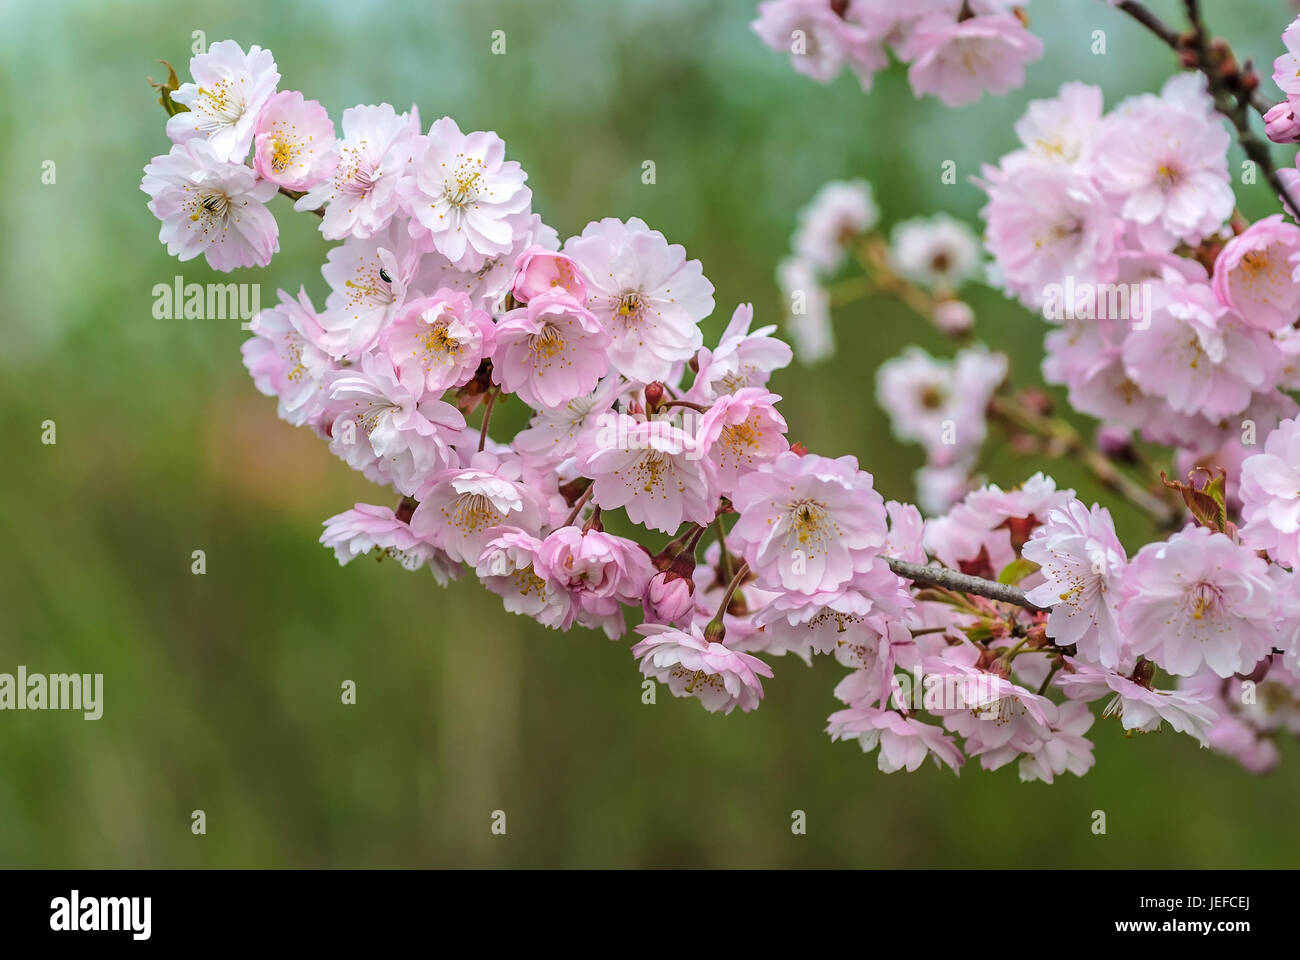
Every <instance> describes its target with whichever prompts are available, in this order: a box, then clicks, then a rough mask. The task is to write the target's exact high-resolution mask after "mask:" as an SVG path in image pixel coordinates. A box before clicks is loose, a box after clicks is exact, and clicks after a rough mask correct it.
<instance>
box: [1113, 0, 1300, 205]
mask: <svg viewBox="0 0 1300 960" xmlns="http://www.w3.org/2000/svg"><path fill="white" fill-rule="evenodd" d="M1117 7H1118V9H1120V10H1122V11H1124V12H1125V13H1127V14H1128V15H1129V16H1131V17H1132V18H1133V19H1134V20H1136V21H1137V22H1138V23H1140V24H1142V25H1143V26H1144V27H1146V28H1147V29H1148V30H1150V31H1151V32H1152V33H1153V34H1155V35H1156V36H1157V37H1159V38H1160V39H1161V40H1162V41H1164V43H1165V44H1166V45H1167V46H1169V47H1170V49H1172V50H1173V51H1174V52H1175V53H1177V54H1179V55H1180V56H1181V57H1182V59H1183V62H1184V63H1185V64H1186V65H1187V66H1189V67H1191V68H1193V69H1195V70H1198V71H1199V72H1200V73H1201V74H1203V75H1204V76H1205V79H1206V84H1207V87H1208V89H1209V93H1210V96H1211V98H1212V99H1213V100H1214V109H1215V110H1217V111H1218V112H1219V113H1220V114H1222V115H1223V116H1224V117H1225V118H1227V120H1228V122H1229V123H1231V124H1232V126H1233V129H1234V130H1235V131H1236V134H1237V142H1238V143H1240V144H1241V149H1242V151H1243V152H1244V153H1245V154H1246V156H1247V157H1248V158H1249V159H1250V160H1251V161H1252V162H1253V163H1254V164H1255V165H1257V166H1258V167H1259V168H1260V169H1261V170H1263V171H1264V177H1265V179H1266V180H1268V185H1269V186H1270V187H1272V189H1273V192H1274V193H1275V194H1277V197H1278V199H1279V200H1281V201H1282V205H1283V206H1284V207H1286V208H1287V209H1288V210H1292V211H1300V205H1297V204H1296V202H1295V199H1294V198H1293V197H1292V196H1291V193H1290V191H1289V190H1287V187H1286V184H1284V183H1283V182H1282V178H1281V177H1280V176H1279V175H1278V171H1277V167H1276V166H1274V164H1273V158H1272V156H1271V155H1270V153H1269V149H1268V141H1267V140H1263V139H1261V138H1260V137H1259V136H1258V135H1256V134H1255V133H1254V132H1253V131H1252V130H1251V129H1250V115H1249V110H1250V109H1253V110H1255V111H1256V112H1257V113H1259V114H1261V115H1263V114H1264V113H1265V112H1266V111H1267V110H1268V104H1267V103H1266V102H1265V101H1264V99H1263V98H1262V97H1260V96H1259V95H1258V94H1257V93H1256V92H1255V85H1256V84H1257V82H1258V81H1257V80H1256V79H1255V78H1254V72H1253V71H1252V70H1250V68H1249V64H1247V69H1246V71H1245V72H1244V75H1243V71H1242V70H1240V69H1239V68H1238V67H1237V62H1236V59H1235V58H1234V57H1233V55H1232V50H1231V48H1230V47H1229V46H1228V45H1227V44H1226V43H1225V42H1224V41H1222V40H1216V41H1214V42H1213V43H1211V42H1210V40H1209V38H1208V35H1207V33H1206V29H1205V23H1204V21H1203V20H1202V19H1201V13H1200V5H1199V4H1198V3H1195V2H1193V0H1188V2H1187V3H1186V8H1187V14H1188V19H1189V20H1190V21H1191V30H1190V31H1189V32H1188V33H1186V34H1181V35H1180V34H1178V33H1176V32H1175V31H1174V30H1173V28H1171V27H1170V26H1169V25H1168V24H1166V23H1164V21H1162V20H1161V19H1160V18H1159V17H1157V16H1156V15H1155V14H1154V13H1152V12H1151V11H1150V10H1148V9H1147V8H1146V7H1145V6H1143V5H1142V4H1141V3H1139V2H1137V0H1121V2H1120V3H1119V4H1117Z"/></svg>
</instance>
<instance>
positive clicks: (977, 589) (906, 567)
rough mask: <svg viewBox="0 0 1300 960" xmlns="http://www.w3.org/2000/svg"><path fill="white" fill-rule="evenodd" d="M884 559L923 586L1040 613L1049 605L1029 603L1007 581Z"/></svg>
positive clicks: (892, 558) (904, 575) (891, 558)
mask: <svg viewBox="0 0 1300 960" xmlns="http://www.w3.org/2000/svg"><path fill="white" fill-rule="evenodd" d="M884 561H885V562H886V563H887V564H889V569H890V570H893V571H894V573H895V574H897V575H898V576H900V577H902V578H903V579H904V580H911V581H912V582H913V583H919V584H921V585H923V586H928V587H942V588H944V589H946V590H954V591H956V592H957V593H968V594H974V595H975V596H977V597H985V598H987V599H989V600H997V601H999V602H1001V603H1011V604H1015V605H1016V606H1017V607H1024V608H1025V609H1026V610H1032V611H1034V612H1035V613H1043V612H1045V611H1047V610H1048V609H1049V608H1048V607H1040V606H1038V604H1036V603H1030V602H1029V600H1028V599H1027V598H1026V597H1025V591H1023V590H1021V589H1020V588H1019V587H1014V586H1011V585H1010V584H1007V583H998V582H997V581H996V580H985V579H984V578H983V577H972V576H971V575H970V574H968V573H961V572H959V571H957V570H949V569H948V568H947V567H940V566H938V565H926V564H920V563H909V562H908V561H906V560H898V559H895V558H894V557H885V558H884Z"/></svg>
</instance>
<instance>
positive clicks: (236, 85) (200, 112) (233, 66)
mask: <svg viewBox="0 0 1300 960" xmlns="http://www.w3.org/2000/svg"><path fill="white" fill-rule="evenodd" d="M190 76H191V77H193V78H194V79H193V81H192V82H191V83H183V84H181V85H180V88H179V89H177V90H175V91H173V92H172V94H171V98H172V99H173V100H174V101H176V102H177V103H182V104H184V105H185V106H186V107H188V108H189V109H188V110H184V111H182V112H180V113H177V114H176V115H174V116H173V117H172V118H171V119H169V120H168V121H167V136H169V137H171V138H172V140H173V141H174V142H176V143H183V142H185V141H187V140H189V139H191V138H197V139H199V140H202V141H203V142H204V143H206V144H207V145H208V146H209V147H210V148H211V149H212V155H213V156H214V157H215V158H216V159H217V160H219V161H222V162H232V163H239V164H242V163H243V162H244V158H245V157H247V156H248V148H249V146H250V145H251V144H252V142H253V134H254V129H255V125H256V123H257V119H258V115H259V114H260V113H261V111H262V108H263V106H264V105H265V104H266V102H267V100H268V99H269V98H270V97H271V95H272V94H273V93H274V92H275V85H276V84H277V83H279V82H280V74H279V73H278V72H277V71H276V68H275V58H274V57H273V56H271V51H270V50H263V49H262V48H261V47H259V46H257V45H256V44H254V45H253V46H251V47H249V48H248V53H244V49H243V47H241V46H240V45H239V44H237V43H236V42H235V41H234V40H219V41H217V42H216V43H214V44H212V45H211V46H209V47H208V49H207V51H206V52H204V53H200V54H198V55H197V56H195V57H194V58H193V59H192V60H190ZM331 135H332V134H331Z"/></svg>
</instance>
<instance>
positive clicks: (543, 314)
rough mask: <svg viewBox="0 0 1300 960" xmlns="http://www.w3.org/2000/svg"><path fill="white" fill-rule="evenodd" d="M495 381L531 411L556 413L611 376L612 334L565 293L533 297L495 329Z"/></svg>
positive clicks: (493, 373)
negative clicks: (530, 408)
mask: <svg viewBox="0 0 1300 960" xmlns="http://www.w3.org/2000/svg"><path fill="white" fill-rule="evenodd" d="M496 343H497V346H496V351H495V352H494V353H493V355H492V380H493V382H494V383H498V384H500V385H501V386H502V387H503V388H505V389H506V390H507V391H509V392H510V393H516V394H518V395H519V397H520V399H522V400H523V401H524V402H525V403H527V404H528V405H529V406H530V407H533V408H534V409H539V410H554V409H555V408H556V407H562V406H564V405H565V404H566V403H568V401H569V400H571V399H573V398H574V397H578V396H582V395H584V394H588V393H591V391H592V390H594V389H595V388H596V384H597V383H599V382H600V379H601V377H603V376H605V374H606V373H607V372H608V371H609V354H608V350H609V346H610V337H609V333H608V331H606V330H605V328H604V327H603V326H601V324H600V321H598V320H597V319H596V318H595V316H593V315H592V313H591V312H590V311H588V310H587V309H585V308H584V307H583V306H582V305H581V304H579V303H578V302H577V301H575V300H574V299H573V298H572V297H571V296H569V294H568V293H567V292H566V291H564V290H556V291H553V292H549V293H543V294H540V295H538V296H535V297H533V298H532V299H530V300H529V301H528V303H527V304H526V305H525V306H522V307H519V308H518V309H515V310H511V311H510V312H509V313H507V314H506V315H505V316H504V317H502V318H501V322H500V323H498V324H497V326H496Z"/></svg>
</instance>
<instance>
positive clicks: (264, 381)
mask: <svg viewBox="0 0 1300 960" xmlns="http://www.w3.org/2000/svg"><path fill="white" fill-rule="evenodd" d="M249 326H250V328H251V329H252V331H253V336H252V337H251V338H250V339H248V340H246V341H244V345H243V347H242V348H241V352H242V353H243V355H244V366H246V367H247V368H248V372H249V373H250V374H251V375H252V377H253V383H254V385H255V386H256V387H257V389H258V390H259V391H261V392H262V393H263V394H265V395H266V396H269V397H278V398H279V411H278V412H279V415H280V418H281V419H283V420H286V421H288V422H289V423H292V424H293V425H294V426H302V425H303V424H305V423H308V422H311V421H314V420H315V419H316V418H317V417H319V416H320V415H321V414H322V413H323V402H324V400H325V396H324V393H323V390H322V387H323V386H324V378H325V374H326V373H327V372H329V371H330V370H333V369H335V364H334V362H333V360H331V359H330V356H329V353H328V351H326V350H325V349H324V347H323V345H322V338H323V336H324V331H323V330H322V329H321V326H320V320H319V319H318V317H317V315H316V308H315V307H313V306H312V303H311V299H310V298H309V297H308V296H307V291H306V290H300V291H299V292H298V297H297V299H294V298H292V297H290V296H289V295H288V294H287V293H285V292H284V291H283V290H281V291H280V304H279V306H278V307H271V308H270V309H267V310H263V311H261V312H260V313H258V314H257V316H255V317H254V318H253V320H252V323H251V324H250V325H249Z"/></svg>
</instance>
